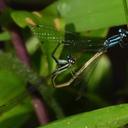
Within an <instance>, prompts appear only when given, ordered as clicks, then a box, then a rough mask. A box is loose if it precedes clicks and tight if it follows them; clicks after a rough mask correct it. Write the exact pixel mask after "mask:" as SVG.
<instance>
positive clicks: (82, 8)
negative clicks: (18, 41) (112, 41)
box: [0, 0, 128, 128]
mask: <svg viewBox="0 0 128 128" xmlns="http://www.w3.org/2000/svg"><path fill="white" fill-rule="evenodd" d="M49 3H50V4H49V5H48V3H47V1H42V2H41V1H40V0H39V1H37V3H34V4H35V6H34V9H33V11H30V8H29V7H30V6H31V5H33V3H31V2H30V1H29V2H27V1H22V2H21V1H19V3H18V2H16V1H14V3H13V1H11V0H10V1H6V2H5V4H7V5H8V6H7V5H6V8H5V9H4V11H3V10H2V9H1V10H0V11H1V16H0V23H1V29H0V30H1V31H0V32H1V33H0V41H1V42H0V43H1V44H0V49H1V52H0V62H1V63H0V92H1V93H0V115H1V116H0V127H2V128H7V127H8V128H11V127H16V128H19V127H27V126H28V125H30V124H31V122H32V124H33V125H32V124H31V125H32V126H31V127H36V126H35V125H34V124H35V123H33V122H36V117H35V116H36V115H35V113H34V110H33V107H32V105H31V102H30V101H31V98H30V97H29V93H28V92H27V90H26V86H27V84H28V82H29V83H31V84H33V85H34V86H36V87H37V88H38V90H39V91H40V93H41V95H42V97H43V99H44V101H45V103H46V104H47V110H48V112H49V115H50V117H51V119H52V120H56V119H59V120H58V121H55V122H53V123H49V124H48V125H46V126H40V127H44V128H60V127H64V128H68V127H70V128H74V127H77V128H81V127H85V128H101V127H102V128H117V127H118V128H121V127H122V128H123V126H126V124H128V116H127V115H128V114H127V109H128V105H127V104H121V105H115V106H110V105H113V102H115V101H117V102H120V99H121V98H123V99H126V98H127V89H128V88H127V87H126V88H119V89H118V90H116V89H115V88H114V89H115V90H114V89H113V87H115V86H116V85H113V84H114V83H113V82H112V77H113V76H112V71H113V70H111V64H110V61H109V59H108V57H107V56H106V55H103V56H102V57H101V58H98V59H97V61H96V62H94V63H92V64H91V65H90V66H89V67H88V68H87V69H86V70H85V71H84V72H83V73H82V75H80V76H79V77H78V78H77V79H76V80H75V81H74V82H73V84H71V86H69V87H65V88H60V89H57V88H54V87H53V86H52V82H51V79H50V78H51V77H49V76H51V73H52V72H53V71H55V69H56V64H55V62H54V61H53V58H52V57H51V54H52V52H53V50H54V49H55V47H56V45H57V43H58V42H57V41H56V40H47V39H44V38H43V37H42V36H41V37H39V34H42V33H43V32H45V29H43V28H42V29H41V30H38V29H37V30H35V32H36V33H38V35H37V36H35V35H34V33H33V29H32V28H33V27H36V26H38V25H44V26H52V27H53V29H55V30H56V32H57V34H58V33H59V34H60V35H61V36H62V40H65V39H66V36H65V33H66V32H65V30H66V31H67V32H68V31H72V32H74V33H78V32H79V34H78V35H80V36H79V38H80V39H81V38H82V39H86V40H87V41H89V43H91V44H93V45H94V46H95V47H94V48H93V50H94V49H96V48H98V49H99V45H102V44H103V41H104V40H105V38H106V36H107V32H108V30H109V28H110V27H114V28H116V27H117V26H119V25H124V24H126V23H127V22H128V18H127V17H128V16H127V14H128V10H127V0H123V1H122V0H113V1H110V0H107V1H105V0H104V1H102V0H95V1H90V0H86V1H85V0H80V1H78V0H58V1H55V2H51V1H49ZM20 4H21V5H22V6H21V7H23V8H21V7H20V8H18V7H19V6H18V5H20ZM15 5H17V8H15ZM39 5H40V6H39ZM46 5H47V7H45V8H44V6H46ZM36 6H37V9H36ZM32 7H33V6H32ZM38 7H39V8H40V7H42V8H41V10H40V11H39V8H38ZM24 8H25V9H24ZM28 10H29V11H28ZM36 10H38V11H36ZM120 27H121V26H120ZM12 28H18V29H19V30H20V32H21V35H22V39H23V41H24V43H25V46H26V48H27V52H28V54H29V55H30V58H31V64H32V66H31V67H28V66H27V65H25V64H23V63H22V59H21V58H20V57H18V56H17V52H18V51H17V49H16V47H15V43H14V42H15V41H14V40H13V39H12ZM47 31H48V32H49V33H50V32H51V31H50V30H47ZM53 34H55V37H57V35H56V33H54V32H53ZM70 38H72V39H74V37H70ZM13 41H14V42H13ZM10 42H12V43H10ZM77 43H78V44H77V45H80V42H77ZM88 46H89V45H88ZM81 47H84V46H81V45H80V48H79V47H73V46H69V47H68V46H64V45H61V46H60V47H59V49H58V50H57V53H56V56H57V58H59V57H60V58H64V57H66V55H67V53H70V52H71V54H72V55H73V56H75V57H76V58H75V59H76V61H77V62H76V65H75V66H76V67H75V66H74V67H72V69H73V70H76V69H79V68H80V67H81V66H82V65H83V64H84V63H85V62H86V61H87V60H88V59H90V58H91V57H92V56H93V54H94V53H95V52H96V51H93V52H92V51H91V52H90V51H89V52H86V51H84V52H82V50H81ZM125 50H127V49H125ZM19 51H20V50H19ZM117 58H118V57H117ZM121 59H122V58H121ZM119 61H122V60H119ZM122 62H123V61H122ZM117 64H118V62H117ZM114 66H116V65H114ZM125 70H126V69H125ZM69 72H70V70H68V73H69ZM66 73H67V72H66ZM40 76H41V78H42V79H43V83H40ZM58 79H59V80H62V81H63V82H65V81H67V80H68V78H67V74H64V75H63V74H62V76H60V77H59V78H58ZM121 84H122V85H123V84H124V83H123V82H122V83H121ZM125 84H127V81H126V83H125ZM123 89H124V90H123ZM121 102H125V100H121ZM108 106H109V107H108ZM102 107H105V108H102ZM98 108H101V109H98ZM96 109H97V110H96ZM91 110H93V111H91ZM88 111H89V112H88ZM79 113H81V114H79ZM69 115H73V116H70V117H67V116H69ZM61 118H63V119H61Z"/></svg>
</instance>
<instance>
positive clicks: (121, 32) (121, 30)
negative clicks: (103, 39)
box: [118, 28, 128, 37]
mask: <svg viewBox="0 0 128 128" xmlns="http://www.w3.org/2000/svg"><path fill="white" fill-rule="evenodd" d="M118 32H119V34H120V36H121V37H127V35H128V31H127V30H125V29H122V28H120V29H119V30H118Z"/></svg>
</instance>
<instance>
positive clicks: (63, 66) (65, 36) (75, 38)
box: [32, 24, 128, 88]
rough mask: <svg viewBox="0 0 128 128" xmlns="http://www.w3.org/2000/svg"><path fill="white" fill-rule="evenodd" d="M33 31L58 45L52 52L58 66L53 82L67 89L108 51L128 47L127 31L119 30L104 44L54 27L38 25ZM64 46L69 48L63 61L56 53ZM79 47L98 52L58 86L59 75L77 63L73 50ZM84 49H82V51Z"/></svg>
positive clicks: (42, 38) (53, 74)
mask: <svg viewBox="0 0 128 128" xmlns="http://www.w3.org/2000/svg"><path fill="white" fill-rule="evenodd" d="M32 31H33V33H34V35H35V36H37V37H38V38H40V39H41V40H49V41H54V42H56V43H57V45H56V47H55V49H54V50H53V52H52V58H53V59H54V61H55V62H56V64H57V69H56V70H55V71H54V72H53V73H52V82H53V85H54V86H55V87H58V88H59V87H65V86H68V85H70V84H71V83H72V82H73V81H74V80H75V79H76V78H77V77H78V76H79V75H80V74H81V73H82V72H83V71H84V70H85V69H86V68H87V67H88V66H89V65H90V64H91V63H92V62H93V61H94V60H96V59H97V58H98V57H99V56H101V55H102V54H103V53H104V52H106V51H107V49H109V48H111V47H114V46H116V45H119V46H120V47H124V46H125V45H127V42H126V39H127V37H128V31H127V30H125V29H119V30H118V31H117V34H116V35H113V36H111V37H109V38H108V39H106V40H105V41H103V42H99V43H94V42H93V40H92V39H91V40H90V39H88V38H85V37H81V35H79V33H74V32H70V31H65V32H64V33H60V32H58V31H57V30H56V29H55V28H54V27H52V26H49V25H45V24H44V25H36V26H34V27H32ZM61 44H63V45H64V46H66V48H69V49H68V50H67V51H68V53H67V55H66V57H65V58H63V59H57V58H56V57H55V53H56V52H57V50H58V48H59V47H60V45H61ZM74 47H77V48H78V49H79V50H80V51H82V50H83V49H84V50H85V51H88V50H90V51H93V50H95V51H97V52H96V54H95V55H94V56H93V57H92V58H91V59H89V60H88V61H86V62H85V63H84V64H83V65H82V66H81V67H80V68H79V69H78V70H77V71H75V72H73V71H72V70H70V72H71V76H72V77H71V78H70V79H69V80H68V81H67V82H64V83H59V84H56V82H55V81H56V78H57V77H58V75H61V74H63V72H65V71H66V70H67V69H70V68H71V67H72V65H74V64H75V63H76V61H77V60H76V59H75V58H73V57H72V53H70V51H71V50H74V49H75V48H74ZM81 47H82V49H80V48H81Z"/></svg>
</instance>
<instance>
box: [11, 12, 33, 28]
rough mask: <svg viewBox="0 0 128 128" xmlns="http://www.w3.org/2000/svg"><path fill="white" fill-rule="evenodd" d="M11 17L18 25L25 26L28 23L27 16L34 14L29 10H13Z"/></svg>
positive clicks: (31, 16)
mask: <svg viewBox="0 0 128 128" xmlns="http://www.w3.org/2000/svg"><path fill="white" fill-rule="evenodd" d="M11 17H12V19H13V20H14V22H16V24H17V25H19V26H20V27H22V28H24V27H26V26H27V25H28V24H27V22H26V18H33V17H34V16H33V14H32V13H30V12H27V11H12V13H11Z"/></svg>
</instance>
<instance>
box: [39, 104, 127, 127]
mask: <svg viewBox="0 0 128 128" xmlns="http://www.w3.org/2000/svg"><path fill="white" fill-rule="evenodd" d="M127 123H128V104H121V105H115V106H110V107H106V108H102V109H98V110H94V111H91V112H86V113H82V114H79V115H75V116H71V117H68V118H66V119H63V120H59V121H55V122H53V123H51V124H49V125H46V126H43V127H42V128H119V127H121V126H124V125H126V124H127ZM40 128H41V127H40Z"/></svg>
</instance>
